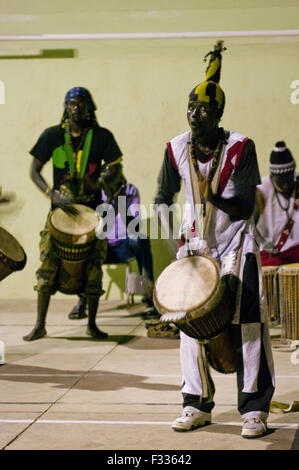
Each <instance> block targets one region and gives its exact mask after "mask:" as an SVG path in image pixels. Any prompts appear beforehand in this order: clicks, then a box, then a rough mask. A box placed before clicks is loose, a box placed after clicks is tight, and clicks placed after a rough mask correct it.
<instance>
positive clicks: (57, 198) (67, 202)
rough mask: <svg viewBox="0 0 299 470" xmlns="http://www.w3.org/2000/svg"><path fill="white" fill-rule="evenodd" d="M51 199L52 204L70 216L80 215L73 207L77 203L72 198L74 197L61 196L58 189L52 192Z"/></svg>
mask: <svg viewBox="0 0 299 470" xmlns="http://www.w3.org/2000/svg"><path fill="white" fill-rule="evenodd" d="M50 197H51V201H52V203H53V204H54V205H55V206H57V207H60V209H62V210H63V211H65V212H66V213H67V214H69V215H73V216H76V215H78V213H79V212H78V211H77V209H76V208H75V207H74V206H73V204H74V203H75V200H74V199H73V198H72V196H65V195H64V194H61V193H60V192H59V191H57V189H53V190H51V191H50Z"/></svg>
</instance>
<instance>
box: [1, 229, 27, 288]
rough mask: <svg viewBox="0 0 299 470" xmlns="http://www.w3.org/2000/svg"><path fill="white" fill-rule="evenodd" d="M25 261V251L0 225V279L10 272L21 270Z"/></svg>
mask: <svg viewBox="0 0 299 470" xmlns="http://www.w3.org/2000/svg"><path fill="white" fill-rule="evenodd" d="M26 261H27V257H26V253H25V251H24V250H23V248H22V246H21V245H20V243H19V242H18V241H17V240H16V239H15V237H13V235H11V234H10V233H9V232H7V230H5V229H4V228H3V227H0V281H2V279H4V278H5V277H7V276H8V275H9V274H11V273H12V272H14V271H20V270H22V269H23V268H24V267H25V264H26Z"/></svg>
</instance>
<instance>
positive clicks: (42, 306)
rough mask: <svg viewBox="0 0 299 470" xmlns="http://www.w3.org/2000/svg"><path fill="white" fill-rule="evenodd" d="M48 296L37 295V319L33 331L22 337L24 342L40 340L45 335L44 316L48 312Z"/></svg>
mask: <svg viewBox="0 0 299 470" xmlns="http://www.w3.org/2000/svg"><path fill="white" fill-rule="evenodd" d="M50 297H51V296H50V295H47V294H40V293H39V294H38V297H37V319H36V323H35V326H34V328H33V330H32V331H31V332H30V333H29V334H28V335H26V336H23V340H24V341H34V340H35V339H39V338H42V337H43V336H45V335H46V334H47V331H46V328H45V325H46V316H47V312H48V307H49V302H50Z"/></svg>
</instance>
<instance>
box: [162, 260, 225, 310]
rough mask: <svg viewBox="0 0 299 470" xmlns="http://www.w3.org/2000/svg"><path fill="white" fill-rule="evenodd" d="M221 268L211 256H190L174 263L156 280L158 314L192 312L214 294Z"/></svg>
mask: <svg viewBox="0 0 299 470" xmlns="http://www.w3.org/2000/svg"><path fill="white" fill-rule="evenodd" d="M218 282H219V269H217V265H216V263H215V262H214V261H213V260H212V259H211V258H209V257H205V256H191V257H188V258H182V259H180V260H177V261H174V262H173V263H171V264H170V265H169V266H167V268H166V269H165V270H164V271H163V272H162V273H161V275H160V276H159V278H158V279H157V281H156V284H155V289H154V296H155V299H156V302H157V306H156V307H157V308H158V311H160V312H161V311H162V312H163V313H164V312H165V313H168V312H192V311H195V310H198V309H199V308H200V307H201V306H203V305H204V304H206V303H207V301H208V300H209V299H210V298H211V297H212V295H213V294H214V293H215V291H216V288H217V284H218Z"/></svg>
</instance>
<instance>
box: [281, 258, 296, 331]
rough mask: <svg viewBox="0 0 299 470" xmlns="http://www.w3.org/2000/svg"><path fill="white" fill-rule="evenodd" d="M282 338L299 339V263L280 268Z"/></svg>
mask: <svg viewBox="0 0 299 470" xmlns="http://www.w3.org/2000/svg"><path fill="white" fill-rule="evenodd" d="M277 274H278V282H279V305H280V319H281V338H282V339H291V340H292V339H295V340H298V339H299V263H293V264H285V265H282V266H280V267H279V268H278V271H277Z"/></svg>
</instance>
